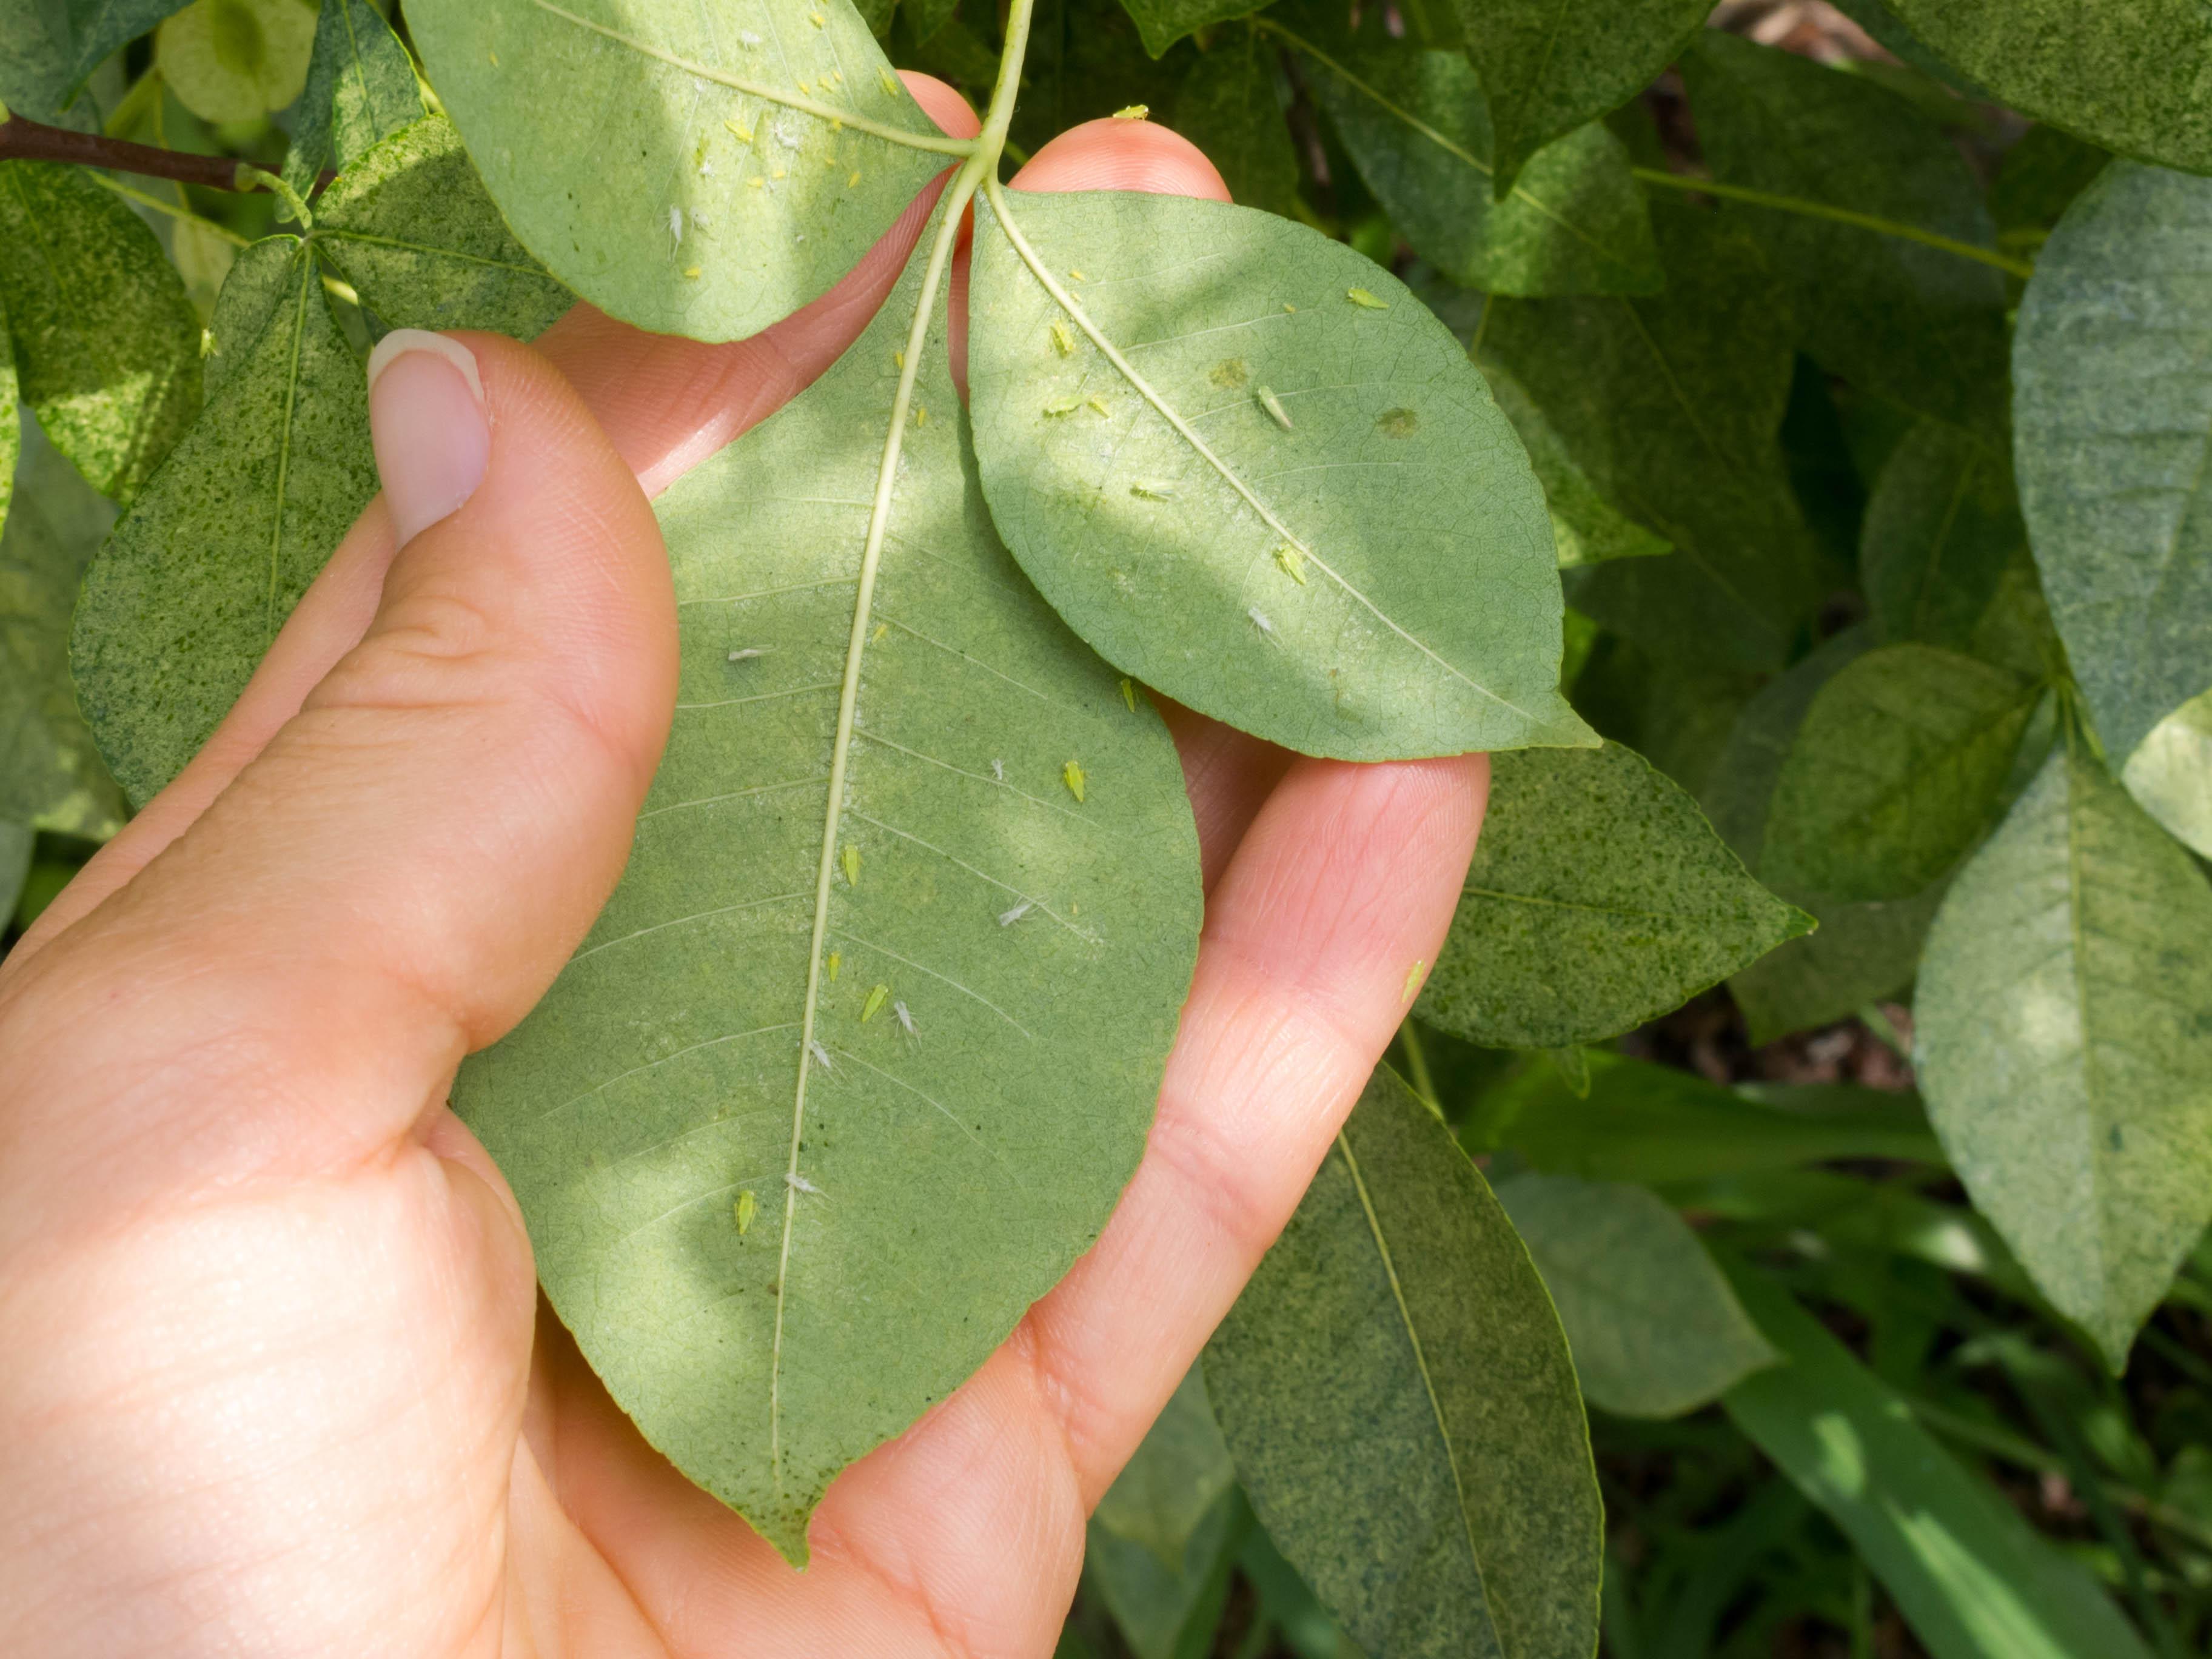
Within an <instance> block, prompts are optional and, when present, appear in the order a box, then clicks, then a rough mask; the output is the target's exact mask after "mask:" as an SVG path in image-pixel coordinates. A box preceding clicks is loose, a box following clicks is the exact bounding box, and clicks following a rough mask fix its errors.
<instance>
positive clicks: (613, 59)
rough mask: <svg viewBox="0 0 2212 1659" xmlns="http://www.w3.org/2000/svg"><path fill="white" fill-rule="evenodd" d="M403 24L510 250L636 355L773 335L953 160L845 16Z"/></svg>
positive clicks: (725, 7) (512, 17)
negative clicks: (655, 343)
mask: <svg viewBox="0 0 2212 1659" xmlns="http://www.w3.org/2000/svg"><path fill="white" fill-rule="evenodd" d="M817 19H818V20H819V21H818V22H817V21H816V20H817ZM407 21H408V24H409V27H410V28H411V29H412V30H413V32H414V37H415V41H416V46H418V47H419V48H420V50H421V51H422V54H423V58H424V59H425V61H426V62H427V64H428V66H429V69H430V71H431V74H432V76H433V78H434V80H435V84H436V86H437V88H438V93H439V96H440V97H441V99H442V100H444V102H445V106H446V108H447V112H449V113H450V114H451V115H452V116H453V120H454V122H455V124H456V125H459V128H460V130H461V133H462V136H463V137H465V139H466V140H467V141H468V147H469V154H470V155H471V156H472V157H473V158H474V159H475V161H476V165H477V169H478V170H479V171H480V172H481V173H483V181H484V184H485V185H486V186H487V187H488V188H489V190H490V191H491V194H492V198H493V199H494V200H495V201H496V202H497V203H498V204H499V205H500V209H501V211H502V212H503V213H505V215H506V216H507V222H508V223H509V224H510V225H512V226H513V228H514V234H516V235H517V236H518V237H519V238H520V240H521V241H522V244H523V246H526V247H527V248H529V249H530V250H531V252H533V253H535V254H536V255H537V256H538V258H540V259H542V260H543V261H544V263H545V265H546V267H547V269H549V270H551V271H552V273H553V274H554V276H556V277H558V278H559V279H560V280H561V281H562V283H566V284H567V285H568V287H569V288H571V289H574V290H575V292H576V293H577V294H579V295H581V296H582V297H583V298H585V299H586V300H589V301H591V302H592V304H594V305H596V306H598V307H599V308H600V309H601V310H603V311H606V312H609V313H612V314H613V315H615V316H617V317H619V318H621V319H623V320H624V321H625V322H631V323H635V324H636V325H638V326H639V327H640V328H645V329H651V330H653V331H655V332H658V333H663V334H688V335H690V337H692V338H694V339H697V340H734V339H738V338H740V337H744V336H745V335H748V334H753V333H757V332H758V331H760V330H761V329H763V328H765V327H767V326H768V325H769V324H770V323H773V322H775V321H776V320H777V319H780V318H782V317H786V316H788V315H789V314H790V313H793V312H794V311H796V310H798V309H799V307H801V306H803V305H805V304H806V303H807V301H810V300H812V299H815V298H817V296H818V295H821V294H823V292H825V291H826V290H827V289H829V287H830V285H831V284H832V283H836V281H837V279H838V278H839V277H841V276H843V275H844V274H845V273H846V272H847V271H848V270H851V269H852V268H853V266H854V264H855V262H857V261H858V260H859V258H860V255H861V254H863V253H864V252H866V251H867V249H868V248H869V246H871V245H872V244H873V243H874V242H875V240H877V238H878V237H879V236H881V235H882V234H883V233H884V231H885V230H887V229H888V228H890V225H891V222H893V221H894V220H896V218H897V217H898V216H899V215H900V214H901V213H902V211H904V210H905V209H906V206H907V204H908V203H910V202H911V201H913V200H914V198H915V194H916V193H917V192H918V191H920V190H921V187H922V186H923V185H925V184H927V182H928V181H929V180H930V179H931V178H932V177H933V176H934V175H935V174H936V173H939V171H941V170H942V169H943V168H944V167H945V166H946V165H947V163H948V162H949V161H951V159H952V158H953V156H954V155H957V153H958V152H959V151H960V150H961V149H963V148H964V147H963V146H962V145H961V144H959V143H956V142H955V141H954V140H952V139H949V138H947V137H945V136H944V135H943V134H942V133H940V132H939V131H938V130H937V128H936V127H935V126H934V125H932V124H931V122H930V119H929V118H928V117H927V116H926V115H924V114H923V113H922V112H921V106H920V105H918V104H916V103H915V101H914V100H913V99H912V98H910V97H909V96H908V94H907V91H906V88H905V87H904V86H903V85H902V83H901V82H900V81H899V79H898V77H897V76H895V75H893V74H892V73H891V70H890V62H889V60H888V59H886V58H884V53H883V49H882V48H881V47H880V46H878V45H877V44H876V40H875V37H874V36H873V35H872V34H871V33H869V32H868V27H867V25H866V23H864V22H862V21H860V16H859V15H858V14H857V13H856V12H854V9H853V8H852V7H851V5H850V4H848V3H845V0H729V3H726V4H722V5H718V6H716V7H715V8H714V9H712V10H711V11H709V10H708V9H703V8H698V7H688V6H678V7H669V6H654V7H639V6H635V5H631V4H627V3H624V0H572V3H570V4H567V5H562V4H556V3H555V0H414V3H412V4H410V6H409V7H408V9H407ZM802 82H804V83H805V84H804V86H803V87H802V85H801V83H802ZM825 82H826V84H825ZM580 111H591V112H593V113H592V121H593V123H594V125H593V129H592V134H591V137H590V142H588V143H578V142H577V133H576V121H577V118H578V112H580Z"/></svg>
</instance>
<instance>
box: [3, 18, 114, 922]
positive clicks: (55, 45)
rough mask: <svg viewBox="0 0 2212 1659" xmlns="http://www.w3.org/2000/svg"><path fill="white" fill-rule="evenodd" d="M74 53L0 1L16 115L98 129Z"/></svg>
mask: <svg viewBox="0 0 2212 1659" xmlns="http://www.w3.org/2000/svg"><path fill="white" fill-rule="evenodd" d="M75 61H76V43H75V40H74V39H73V37H72V36H71V34H70V21H69V16H68V14H67V12H66V11H65V10H64V9H62V8H61V7H60V6H58V5H56V4H55V3H53V0H5V3H0V104H5V105H6V106H7V107H8V109H9V111H10V112H12V113H14V114H16V115H23V116H27V117H29V118H31V119H32V120H33V121H43V122H45V123H46V125H49V126H62V127H71V128H76V129H77V130H79V131H92V130H93V129H94V128H96V127H97V126H98V125H100V112H99V111H98V110H97V109H96V108H94V106H93V100H90V99H88V98H87V99H81V100H78V102H77V104H76V106H75V107H74V108H70V109H65V108H64V105H65V104H67V103H68V102H69V98H70V93H72V92H73V91H75V90H76V87H77V84H78V83H79V82H81V81H82V79H83V76H81V75H79V74H77V73H76V70H75V69H74V64H75ZM94 67H97V65H94ZM0 914H4V913H0Z"/></svg>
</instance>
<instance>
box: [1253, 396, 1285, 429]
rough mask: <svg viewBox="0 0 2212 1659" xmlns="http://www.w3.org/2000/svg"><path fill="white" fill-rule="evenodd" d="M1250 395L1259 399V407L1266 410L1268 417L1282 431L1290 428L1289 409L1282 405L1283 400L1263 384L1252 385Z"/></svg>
mask: <svg viewBox="0 0 2212 1659" xmlns="http://www.w3.org/2000/svg"><path fill="white" fill-rule="evenodd" d="M1252 395H1253V396H1254V397H1255V398H1258V399H1259V400H1260V407H1261V408H1262V409H1264V410H1267V418H1268V419H1270V420H1272V421H1273V422H1274V423H1275V424H1276V425H1277V426H1279V427H1280V428H1283V430H1284V431H1285V432H1288V431H1290V430H1291V415H1290V411H1289V410H1286V409H1285V408H1284V407H1283V400H1282V399H1281V398H1278V397H1277V396H1276V395H1275V394H1274V393H1273V392H1271V391H1269V390H1268V389H1267V387H1266V386H1254V387H1253V388H1252Z"/></svg>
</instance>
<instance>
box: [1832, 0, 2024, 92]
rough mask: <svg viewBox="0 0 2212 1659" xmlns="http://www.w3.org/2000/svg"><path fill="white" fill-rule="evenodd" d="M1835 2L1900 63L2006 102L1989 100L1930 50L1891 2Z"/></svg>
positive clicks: (1966, 89)
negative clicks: (1900, 18) (1906, 24)
mask: <svg viewBox="0 0 2212 1659" xmlns="http://www.w3.org/2000/svg"><path fill="white" fill-rule="evenodd" d="M1834 3H1835V7H1836V9H1837V10H1838V11H1840V12H1842V13H1843V14H1844V15H1845V16H1846V17H1848V18H1850V20H1851V21H1853V22H1854V23H1857V25H1858V26H1859V27H1861V28H1863V29H1864V30H1865V31H1866V32H1867V33H1869V35H1871V36H1873V37H1874V41H1875V45H1876V46H1880V47H1881V49H1882V50H1883V51H1885V52H1888V53H1889V54H1890V56H1891V57H1893V58H1896V59H1897V60H1898V61H1899V63H1901V64H1908V65H1910V66H1911V68H1913V69H1916V70H1919V71H1920V72H1921V73H1922V74H1923V75H1925V76H1931V77H1933V78H1934V79H1936V80H1937V81H1941V82H1944V83H1945V84H1947V85H1948V86H1952V87H1954V88H1958V89H1959V90H1960V91H1961V92H1963V93H1965V94H1967V95H1968V96H1969V97H1977V98H1981V99H1983V100H1985V101H1990V102H1999V103H2001V102H2002V101H2003V100H2002V99H1990V98H1989V95H1988V94H1986V93H1984V92H1982V91H1980V90H1979V89H1978V88H1976V87H1975V86H1974V84H1973V82H1971V81H1969V80H1967V79H1966V77H1965V76H1962V75H1960V73H1959V72H1958V70H1954V69H1953V68H1952V67H1951V66H1950V65H1949V64H1947V63H1945V62H1944V61H1943V60H1942V58H1938V57H1937V56H1936V54H1935V53H1934V52H1930V51H1929V49H1928V48H1927V47H1926V46H1924V45H1923V44H1922V42H1921V40H1920V37H1919V36H1917V35H1916V34H1915V33H1913V32H1912V31H1911V29H1909V28H1907V27H1905V25H1904V23H1903V22H1901V21H1899V18H1898V15H1897V14H1896V13H1895V12H1894V11H1893V10H1891V9H1890V8H1889V4H1888V0H1834Z"/></svg>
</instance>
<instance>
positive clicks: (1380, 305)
mask: <svg viewBox="0 0 2212 1659" xmlns="http://www.w3.org/2000/svg"><path fill="white" fill-rule="evenodd" d="M1344 297H1345V298H1346V299H1347V300H1349V301H1352V304H1354V305H1356V306H1358V307H1359V308H1360V309H1361V310H1362V311H1388V310H1389V309H1390V302H1389V301H1388V300H1378V299H1376V297H1375V296H1374V295H1371V294H1370V293H1369V292H1368V291H1367V290H1366V289H1364V288H1348V289H1345V290H1344Z"/></svg>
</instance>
